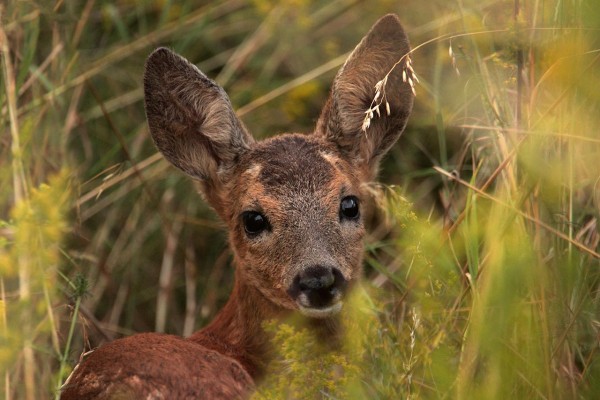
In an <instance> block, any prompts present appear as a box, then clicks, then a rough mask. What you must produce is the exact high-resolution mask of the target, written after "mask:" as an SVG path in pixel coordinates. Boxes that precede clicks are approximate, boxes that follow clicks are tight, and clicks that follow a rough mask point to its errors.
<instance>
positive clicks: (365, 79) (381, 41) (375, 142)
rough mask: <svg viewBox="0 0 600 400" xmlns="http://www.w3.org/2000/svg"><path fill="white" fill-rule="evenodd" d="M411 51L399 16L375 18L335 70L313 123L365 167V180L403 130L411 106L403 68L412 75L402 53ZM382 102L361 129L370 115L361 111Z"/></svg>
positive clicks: (351, 160)
mask: <svg viewBox="0 0 600 400" xmlns="http://www.w3.org/2000/svg"><path fill="white" fill-rule="evenodd" d="M409 51H410V45H409V43H408V38H407V36H406V34H405V33H404V30H403V29H402V26H401V25H400V21H399V20H398V17H397V16H395V15H393V14H390V15H386V16H385V17H383V18H381V19H380V20H379V21H377V23H375V25H374V26H373V27H372V28H371V30H370V31H369V33H368V34H367V35H366V36H365V37H364V38H363V39H362V41H361V42H360V43H359V44H358V46H356V48H355V49H354V51H353V52H352V54H351V55H350V57H348V60H346V63H345V64H344V66H343V67H342V68H341V69H340V71H339V72H338V74H337V75H336V78H335V80H334V82H333V85H332V89H331V95H330V97H329V100H328V101H327V104H326V105H325V107H324V109H323V112H322V113H321V117H320V118H319V121H318V122H317V128H316V131H315V133H316V134H317V135H322V136H324V137H325V138H326V139H327V140H328V141H331V142H333V143H334V144H335V145H336V146H337V148H338V149H339V151H340V153H341V154H342V156H343V157H345V158H346V159H347V160H349V161H350V162H351V163H352V164H354V165H356V166H357V167H359V168H361V169H362V170H363V171H365V173H366V174H367V178H369V179H371V178H373V177H374V176H375V174H376V172H377V166H378V164H379V161H380V160H381V157H382V156H383V155H384V154H385V153H386V152H387V151H388V150H389V149H390V147H392V145H393V144H394V143H395V142H396V140H397V139H398V137H399V136H400V134H401V133H402V131H403V130H404V127H405V126H406V122H407V120H408V116H409V114H410V111H411V110H412V105H413V97H414V96H413V92H412V89H411V86H410V85H409V83H408V82H404V81H403V78H402V75H403V70H406V73H408V74H409V75H408V76H410V77H411V78H412V76H411V71H410V70H408V69H407V62H408V60H409V58H408V57H404V56H405V55H406V54H407V53H408V52H409ZM398 61H400V62H399V63H398V65H396V66H394V64H396V63H397V62H398ZM388 73H389V75H388ZM386 75H387V80H386V82H385V85H380V86H381V88H380V90H379V91H380V94H379V97H378V98H377V99H376V100H375V103H373V100H374V99H375V96H376V93H377V92H378V90H377V89H376V87H375V86H376V85H377V83H378V82H380V81H382V80H383V79H384V77H386ZM380 102H381V105H380V106H379V113H377V111H373V117H372V118H371V119H370V121H369V126H368V128H366V130H363V124H364V123H365V117H366V116H367V115H368V114H365V112H367V110H369V109H370V108H371V107H372V106H373V105H376V104H378V103H380ZM386 102H387V104H389V107H388V106H387V105H386ZM388 110H389V113H388Z"/></svg>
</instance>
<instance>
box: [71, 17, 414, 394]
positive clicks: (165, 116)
mask: <svg viewBox="0 0 600 400" xmlns="http://www.w3.org/2000/svg"><path fill="white" fill-rule="evenodd" d="M408 50H409V46H408V40H407V38H406V35H405V34H404V31H403V30H402V27H401V26H400V23H399V22H398V19H397V17H396V16H393V15H388V16H386V17H384V18H382V19H381V20H379V21H378V22H377V23H376V24H375V25H374V27H373V28H372V30H371V31H370V32H369V34H368V35H367V36H366V37H365V38H364V39H363V40H362V41H361V43H360V44H359V45H358V46H357V48H356V49H355V50H354V52H353V53H352V55H351V56H350V57H349V59H348V61H347V62H346V64H345V65H344V66H343V67H342V69H341V70H340V72H339V73H338V75H337V77H336V79H335V81H334V84H333V87H332V92H331V97H330V99H329V101H328V102H327V105H326V106H325V108H324V110H323V113H322V115H321V117H320V119H319V122H318V124H317V127H316V131H315V134H313V135H300V134H285V135H280V136H276V137H274V138H271V139H267V140H265V141H263V142H260V143H256V142H255V141H254V139H253V138H252V136H250V135H249V134H248V132H247V131H246V129H245V128H244V127H243V125H242V123H241V121H239V120H238V119H237V117H236V116H235V113H234V111H233V109H232V107H231V104H230V102H229V99H228V98H227V95H226V94H225V92H224V91H223V89H222V88H220V87H219V86H218V85H216V84H215V83H214V82H212V81H211V80H210V79H208V78H207V77H206V76H205V75H204V74H202V73H201V72H200V71H199V70H198V69H197V68H196V67H194V66H193V65H192V64H190V63H189V62H188V61H186V60H185V59H183V58H182V57H180V56H178V55H176V54H174V53H172V52H171V51H169V50H167V49H158V50H156V51H155V52H154V53H152V55H151V56H150V57H149V59H148V61H147V64H146V73H145V76H144V88H145V96H146V112H147V117H148V122H149V125H150V131H151V134H152V138H153V139H154V142H155V143H156V145H157V147H158V149H159V150H160V151H161V152H162V153H163V155H164V156H165V158H167V160H169V161H170V162H171V163H173V165H175V166H176V167H178V168H179V169H181V170H182V171H184V172H185V173H187V174H188V175H190V176H192V177H193V178H195V179H198V180H199V181H200V183H201V184H202V191H203V194H204V196H205V197H206V199H207V201H208V202H209V203H210V204H211V205H212V206H213V207H214V208H215V210H216V211H217V213H218V214H219V215H220V216H221V218H222V219H223V220H224V222H225V223H226V224H227V226H228V229H229V235H230V243H231V246H232V249H233V253H234V259H235V264H236V267H237V268H236V276H235V286H234V289H233V292H232V294H231V297H230V299H229V301H228V303H227V304H226V305H225V307H224V308H223V309H222V310H221V311H220V313H219V314H218V315H217V317H216V318H215V319H214V321H213V322H212V323H211V324H210V325H209V326H207V327H206V328H204V329H202V330H200V331H198V332H196V333H195V334H194V335H192V336H191V337H190V338H188V339H183V338H178V337H175V336H168V335H159V334H139V335H134V336H131V337H129V338H125V339H119V340H116V341H114V342H112V343H109V344H106V345H104V346H102V347H100V348H99V349H98V350H96V351H95V352H93V353H92V354H91V355H90V356H89V357H88V358H86V359H85V360H84V361H83V362H82V363H81V364H80V365H79V366H78V368H77V369H76V371H75V372H74V373H73V375H72V376H71V377H70V379H69V381H68V382H67V384H66V385H65V389H64V391H63V393H62V398H63V399H75V398H78V399H85V398H97V399H108V398H148V399H162V398H173V399H185V398H224V399H230V398H243V397H246V396H248V395H249V393H251V391H252V389H253V380H255V379H260V377H261V376H262V374H263V373H264V371H265V367H266V364H267V363H268V361H269V338H268V336H267V334H266V333H265V332H264V331H263V328H262V323H263V322H264V321H266V320H270V319H273V318H283V317H285V316H286V315H288V314H290V313H294V312H296V311H297V310H298V309H300V310H301V311H302V312H305V313H307V314H306V315H309V316H310V317H308V319H307V321H308V325H309V326H311V327H313V328H315V329H318V330H320V334H321V335H322V336H323V337H324V339H328V340H332V338H333V337H334V336H335V335H336V329H335V326H336V323H335V321H336V317H335V315H333V314H334V313H335V312H336V311H335V310H333V311H331V312H330V311H328V310H329V309H328V308H325V310H326V311H324V312H323V314H314V313H313V310H312V308H313V305H311V304H310V301H311V300H307V298H308V297H305V298H304V299H301V298H300V297H297V298H295V297H292V295H291V294H290V293H292V292H291V291H290V288H291V287H292V286H293V285H294V284H295V282H296V283H297V280H298V279H299V277H300V276H301V275H302V274H304V273H307V272H306V271H310V270H311V269H314V268H316V267H319V268H321V267H323V268H326V269H327V268H328V269H329V270H335V271H336V273H338V277H337V278H336V279H339V280H341V281H343V282H347V283H349V284H351V283H352V282H353V281H356V280H357V279H358V278H359V275H360V269H361V264H362V238H363V236H364V227H363V222H362V219H361V218H360V217H358V218H354V219H344V218H342V216H341V214H340V212H341V211H340V202H341V201H342V199H344V198H346V197H347V196H354V197H356V198H357V199H358V200H359V204H360V200H361V199H364V198H365V197H366V194H365V193H363V191H364V183H366V182H368V181H369V180H370V179H372V178H373V177H374V174H375V171H376V169H377V164H378V162H379V160H380V158H381V157H382V155H383V154H384V153H385V152H386V151H387V150H388V149H389V148H390V147H391V146H392V144H393V143H394V142H395V141H396V139H397V138H398V136H399V135H400V133H401V131H402V130H403V129H404V126H405V124H406V119H407V118H408V115H409V113H410V110H411V107H412V101H413V99H412V94H411V90H410V88H409V87H408V85H407V84H405V83H403V82H402V80H401V78H400V74H401V68H400V67H399V68H397V69H396V70H394V71H393V72H392V74H391V75H390V78H389V79H388V86H387V95H388V101H389V102H390V106H391V115H389V116H387V115H383V114H382V116H381V117H380V118H375V119H374V121H373V123H372V125H371V127H370V128H369V130H368V132H367V133H366V134H365V133H364V132H362V131H361V125H362V120H363V118H364V111H365V110H367V109H368V108H369V105H370V103H371V100H372V99H373V96H374V95H375V89H374V86H375V84H376V82H377V81H379V80H380V79H382V78H383V77H384V76H385V74H387V73H388V72H389V71H390V69H391V67H392V66H393V64H394V63H395V62H396V61H397V60H399V59H400V57H402V56H403V55H404V54H406V52H407V51H408ZM249 211H252V212H259V213H261V214H262V215H264V216H265V218H267V220H268V222H269V225H268V229H267V230H265V231H261V232H260V234H258V235H256V236H252V235H249V234H248V233H247V232H246V231H245V228H244V224H243V220H242V215H243V213H244V212H249ZM338 297H339V296H338ZM327 301H330V300H327ZM334 301H338V298H337V297H336V298H335V299H334V300H331V302H334ZM303 302H304V303H303ZM340 304H341V303H340ZM300 306H302V307H304V309H302V308H301V307H300ZM307 307H308V311H306V310H307ZM314 307H317V306H314ZM318 307H321V306H318ZM321 310H322V309H321V308H319V309H318V310H317V311H319V312H320V311H321ZM330 314H331V315H330ZM315 315H318V316H319V317H322V319H312V317H314V316H315Z"/></svg>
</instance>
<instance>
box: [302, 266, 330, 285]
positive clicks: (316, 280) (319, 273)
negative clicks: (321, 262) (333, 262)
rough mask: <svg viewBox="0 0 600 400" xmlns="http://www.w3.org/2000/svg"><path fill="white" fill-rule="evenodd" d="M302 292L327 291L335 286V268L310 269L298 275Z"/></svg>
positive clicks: (318, 267) (319, 267) (317, 267)
mask: <svg viewBox="0 0 600 400" xmlns="http://www.w3.org/2000/svg"><path fill="white" fill-rule="evenodd" d="M298 278H299V280H298V286H299V287H300V290H318V289H326V288H328V287H330V286H331V285H333V284H334V282H335V277H334V276H333V268H327V267H321V266H316V267H309V268H307V269H306V270H305V271H302V272H301V273H300V274H298Z"/></svg>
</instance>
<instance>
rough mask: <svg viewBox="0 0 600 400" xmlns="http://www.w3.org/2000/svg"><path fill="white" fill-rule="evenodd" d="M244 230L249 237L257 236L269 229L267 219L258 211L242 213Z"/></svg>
mask: <svg viewBox="0 0 600 400" xmlns="http://www.w3.org/2000/svg"><path fill="white" fill-rule="evenodd" d="M242 221H243V222H244V230H245V231H246V233H247V234H248V236H256V235H258V234H259V233H261V232H262V231H265V230H267V229H269V221H267V217H265V216H264V215H262V214H261V213H259V212H256V211H245V212H244V213H242Z"/></svg>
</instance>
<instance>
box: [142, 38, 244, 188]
mask: <svg viewBox="0 0 600 400" xmlns="http://www.w3.org/2000/svg"><path fill="white" fill-rule="evenodd" d="M144 97H145V103H146V117H147V119H148V124H149V126H150V133H151V135H152V139H153V140H154V143H155V144H156V147H157V148H158V149H159V150H160V152H161V153H162V154H163V155H164V156H165V158H166V159H167V160H168V161H170V162H171V163H172V164H173V165H175V166H176V167H177V168H179V169H180V170H182V171H183V172H185V173H186V174H188V175H190V176H192V177H194V178H196V179H199V180H201V181H203V183H204V187H205V188H206V187H207V186H216V185H218V183H219V181H220V180H221V179H222V178H223V174H225V173H226V172H227V171H229V170H231V169H232V168H233V166H234V165H235V162H236V160H237V159H238V157H239V155H240V154H241V153H242V152H244V151H246V150H247V149H248V148H249V147H250V144H251V143H252V142H253V141H254V139H253V138H252V136H251V135H250V134H249V133H248V132H246V130H245V128H244V126H243V124H242V122H241V121H240V120H239V119H238V118H237V116H236V115H235V112H234V111H233V108H232V106H231V102H230V101H229V98H228V97H227V94H226V93H225V91H224V90H223V88H221V87H220V86H219V85H217V84H216V83H215V82H213V81H212V80H210V79H208V78H207V77H206V75H204V74H203V73H202V72H200V70H199V69H198V68H196V66H195V65H193V64H191V63H190V62H188V61H187V60H186V59H185V58H183V57H181V56H179V55H177V54H175V53H174V52H172V51H171V50H169V49H166V48H159V49H157V50H155V51H154V52H153V53H152V54H151V55H150V56H149V57H148V60H147V61H146V68H145V72H144Z"/></svg>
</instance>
